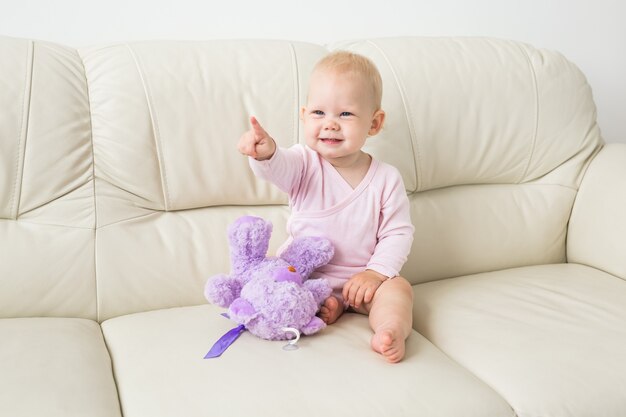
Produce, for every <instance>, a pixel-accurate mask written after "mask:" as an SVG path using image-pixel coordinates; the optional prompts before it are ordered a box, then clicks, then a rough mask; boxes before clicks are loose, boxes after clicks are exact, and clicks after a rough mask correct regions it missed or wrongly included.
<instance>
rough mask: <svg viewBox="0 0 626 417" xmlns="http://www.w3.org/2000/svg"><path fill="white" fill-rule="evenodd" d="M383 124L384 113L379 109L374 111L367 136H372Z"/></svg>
mask: <svg viewBox="0 0 626 417" xmlns="http://www.w3.org/2000/svg"><path fill="white" fill-rule="evenodd" d="M384 124H385V112H384V111H383V110H381V109H379V110H376V112H375V113H374V116H372V125H371V127H370V130H369V132H367V134H368V135H369V136H374V135H376V134H377V133H378V132H380V130H381V129H382V128H383V125H384Z"/></svg>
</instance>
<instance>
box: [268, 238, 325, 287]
mask: <svg viewBox="0 0 626 417" xmlns="http://www.w3.org/2000/svg"><path fill="white" fill-rule="evenodd" d="M334 254H335V249H334V248H333V245H332V243H330V241H329V240H328V239H326V238H323V237H317V236H303V237H298V238H295V239H294V240H293V241H292V242H291V244H290V245H289V246H288V247H287V249H285V250H284V251H283V253H282V254H281V255H280V257H281V258H282V259H284V260H285V261H287V262H288V263H289V264H290V265H293V266H294V267H296V269H297V270H298V272H300V274H301V275H302V278H303V279H307V278H308V277H309V275H311V272H313V271H314V270H316V269H317V268H319V267H320V266H322V265H326V264H327V263H328V262H329V261H330V260H331V259H332V257H333V255H334Z"/></svg>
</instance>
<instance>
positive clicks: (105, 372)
mask: <svg viewBox="0 0 626 417" xmlns="http://www.w3.org/2000/svg"><path fill="white" fill-rule="evenodd" d="M120 415H121V414H120V407H119V401H118V397H117V392H116V387H115V381H114V379H113V373H112V369H111V360H110V358H109V355H108V352H107V348H106V346H105V344H104V339H103V337H102V331H101V329H100V326H99V325H98V323H96V322H94V321H91V320H85V319H61V318H18V319H0V416H11V417H22V416H24V417H32V416H47V417H54V416H59V417H74V416H75V417H116V416H120Z"/></svg>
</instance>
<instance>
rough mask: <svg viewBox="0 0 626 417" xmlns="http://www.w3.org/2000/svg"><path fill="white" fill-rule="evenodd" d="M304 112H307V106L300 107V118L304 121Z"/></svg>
mask: <svg viewBox="0 0 626 417" xmlns="http://www.w3.org/2000/svg"><path fill="white" fill-rule="evenodd" d="M304 112H306V107H300V120H302V121H304Z"/></svg>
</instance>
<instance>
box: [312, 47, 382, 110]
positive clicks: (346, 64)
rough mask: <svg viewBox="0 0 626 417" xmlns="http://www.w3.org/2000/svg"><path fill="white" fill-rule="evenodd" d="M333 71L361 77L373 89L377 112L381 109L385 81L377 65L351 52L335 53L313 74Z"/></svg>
mask: <svg viewBox="0 0 626 417" xmlns="http://www.w3.org/2000/svg"><path fill="white" fill-rule="evenodd" d="M319 70H332V71H336V72H338V73H341V74H349V75H355V76H361V77H363V79H364V80H365V82H367V83H368V84H369V85H370V86H371V87H372V97H373V98H374V105H375V107H376V110H379V109H380V108H381V102H382V97H383V80H382V78H381V77H380V72H378V68H376V65H375V64H374V63H373V62H372V61H371V60H370V59H369V58H367V57H365V56H363V55H359V54H356V53H354V52H349V51H335V52H331V53H330V54H328V55H326V56H325V57H324V58H322V59H321V60H319V61H318V62H317V64H315V67H314V68H313V72H316V71H319Z"/></svg>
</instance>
